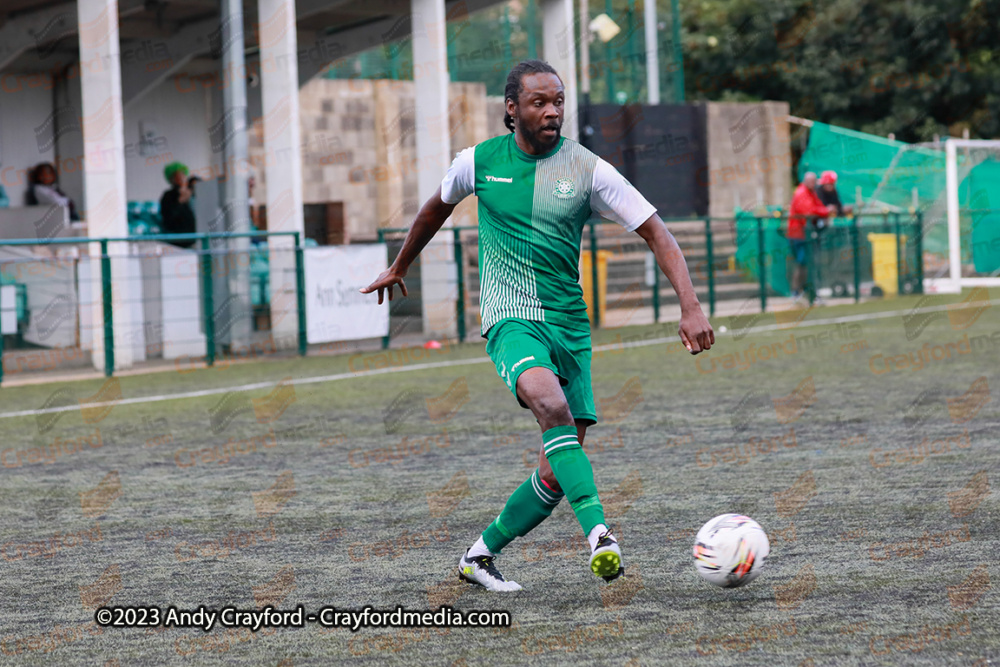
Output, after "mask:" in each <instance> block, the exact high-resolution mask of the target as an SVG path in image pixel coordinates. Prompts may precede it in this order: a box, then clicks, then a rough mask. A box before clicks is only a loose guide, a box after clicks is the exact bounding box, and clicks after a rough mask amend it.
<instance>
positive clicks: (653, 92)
mask: <svg viewBox="0 0 1000 667" xmlns="http://www.w3.org/2000/svg"><path fill="white" fill-rule="evenodd" d="M642 16H643V21H644V22H645V26H644V27H645V35H646V97H647V103H649V104H659V103H660V49H659V38H658V36H657V21H656V0H642Z"/></svg>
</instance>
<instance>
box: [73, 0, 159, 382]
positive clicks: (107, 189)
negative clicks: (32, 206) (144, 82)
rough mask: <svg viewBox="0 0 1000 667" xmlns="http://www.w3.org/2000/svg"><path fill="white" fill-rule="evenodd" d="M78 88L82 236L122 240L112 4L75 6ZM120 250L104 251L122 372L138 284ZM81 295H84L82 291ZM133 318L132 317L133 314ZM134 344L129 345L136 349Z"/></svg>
mask: <svg viewBox="0 0 1000 667" xmlns="http://www.w3.org/2000/svg"><path fill="white" fill-rule="evenodd" d="M77 19H78V21H79V25H80V86H81V88H82V91H83V99H82V102H83V104H82V112H83V113H82V116H83V119H82V120H83V146H84V149H83V150H84V177H83V187H84V199H85V202H86V210H85V211H84V216H83V217H84V218H85V220H86V222H87V231H88V235H89V236H90V237H92V238H102V237H103V238H106V237H118V238H121V237H125V236H128V216H127V213H126V208H125V200H126V195H125V135H124V130H123V127H122V103H121V97H122V92H121V52H120V48H119V41H118V2H117V0H79V1H78V2H77ZM89 248H90V253H91V254H90V256H91V262H90V276H91V281H90V282H91V288H90V289H91V298H92V303H93V305H92V308H93V310H92V319H91V321H92V322H94V323H95V327H94V331H93V362H94V367H95V368H98V369H101V370H103V369H104V367H105V366H104V329H103V325H104V309H103V291H102V280H101V263H100V246H99V245H98V244H90V245H89ZM128 251H129V246H128V244H127V243H111V244H109V248H108V253H109V255H111V256H112V257H113V258H114V259H113V260H112V262H111V276H112V284H113V300H112V303H113V310H112V321H113V324H114V327H113V330H114V358H115V368H129V367H130V366H131V365H132V362H133V360H134V358H135V352H136V351H137V348H138V351H139V353H140V357H141V350H142V349H143V345H142V341H141V340H138V341H137V338H140V339H141V336H142V334H143V330H142V313H141V305H140V306H139V307H138V308H137V307H136V306H135V305H134V302H136V301H137V300H139V299H140V298H141V294H142V290H141V282H138V281H135V280H132V278H134V277H135V276H134V275H133V272H132V268H133V265H132V264H133V263H132V262H130V261H129V260H128V259H127V258H126V254H127V253H128ZM80 289H81V290H83V289H86V287H85V286H83V285H81V286H80ZM137 310H138V313H137V312H136V311H137ZM137 342H138V343H139V344H138V345H136V343H137Z"/></svg>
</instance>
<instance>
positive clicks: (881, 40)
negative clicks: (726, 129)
mask: <svg viewBox="0 0 1000 667" xmlns="http://www.w3.org/2000/svg"><path fill="white" fill-rule="evenodd" d="M682 12H683V25H684V30H685V37H684V56H685V61H684V71H685V77H686V86H685V88H686V94H687V97H688V99H689V100H695V99H703V100H748V101H750V100H785V101H788V102H789V103H790V104H791V111H792V114H794V115H797V116H802V117H806V118H810V119H814V120H820V121H823V122H827V123H831V124H834V125H839V126H843V127H849V128H852V129H856V130H861V131H863V132H870V133H873V134H878V135H883V136H884V135H887V134H889V133H894V134H895V135H896V138H897V139H901V140H903V141H930V140H932V138H933V136H934V135H935V134H938V135H949V134H950V135H961V134H962V131H963V130H965V129H968V130H969V132H970V136H971V137H972V138H995V137H1000V118H998V113H997V110H998V109H1000V46H998V42H997V34H998V28H997V27H998V25H1000V3H998V2H997V1H996V0H826V1H822V0H768V2H766V3H765V2H761V1H759V0H702V1H694V2H684V3H682Z"/></svg>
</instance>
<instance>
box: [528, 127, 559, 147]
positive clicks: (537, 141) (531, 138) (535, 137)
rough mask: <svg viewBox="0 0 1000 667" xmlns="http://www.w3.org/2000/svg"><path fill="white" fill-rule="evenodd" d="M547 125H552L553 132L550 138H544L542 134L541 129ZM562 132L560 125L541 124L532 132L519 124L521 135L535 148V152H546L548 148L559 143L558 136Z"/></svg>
mask: <svg viewBox="0 0 1000 667" xmlns="http://www.w3.org/2000/svg"><path fill="white" fill-rule="evenodd" d="M547 127H554V128H555V130H556V131H555V134H553V135H552V138H551V139H546V138H545V137H543V136H542V130H544V129H545V128H547ZM561 134H562V126H561V125H555V124H551V125H542V126H541V127H539V128H538V129H537V130H536V131H534V132H532V131H530V130H528V129H527V128H525V127H524V126H523V125H522V126H521V135H522V136H524V140H525V141H527V142H528V143H529V144H531V147H532V148H534V149H535V153H548V152H549V151H550V150H552V149H553V148H555V147H556V144H557V143H559V136H560V135H561Z"/></svg>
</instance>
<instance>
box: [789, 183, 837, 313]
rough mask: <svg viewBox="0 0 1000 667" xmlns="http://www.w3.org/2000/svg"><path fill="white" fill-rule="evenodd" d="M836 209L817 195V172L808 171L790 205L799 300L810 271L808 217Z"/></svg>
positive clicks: (794, 285) (794, 279) (794, 291)
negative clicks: (807, 232)
mask: <svg viewBox="0 0 1000 667" xmlns="http://www.w3.org/2000/svg"><path fill="white" fill-rule="evenodd" d="M834 211H836V208H835V207H833V206H825V205H824V204H823V202H821V201H820V200H819V197H818V196H816V174H815V173H813V172H811V171H809V172H806V175H805V178H803V179H802V183H800V184H799V186H798V187H797V188H795V194H794V195H793V196H792V203H791V204H790V205H789V206H788V233H787V234H786V236H787V237H788V241H789V244H790V245H791V251H792V259H793V260H794V261H795V268H794V270H793V271H792V298H794V299H795V300H796V301H799V300H800V299H801V298H802V289H803V287H804V286H805V282H806V276H807V275H808V271H809V264H808V262H809V249H808V247H807V245H806V244H807V243H808V241H807V240H806V217H807V216H808V217H811V218H826V217H828V216H830V215H832V214H833V213H834Z"/></svg>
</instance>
